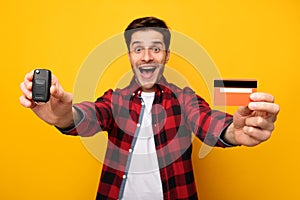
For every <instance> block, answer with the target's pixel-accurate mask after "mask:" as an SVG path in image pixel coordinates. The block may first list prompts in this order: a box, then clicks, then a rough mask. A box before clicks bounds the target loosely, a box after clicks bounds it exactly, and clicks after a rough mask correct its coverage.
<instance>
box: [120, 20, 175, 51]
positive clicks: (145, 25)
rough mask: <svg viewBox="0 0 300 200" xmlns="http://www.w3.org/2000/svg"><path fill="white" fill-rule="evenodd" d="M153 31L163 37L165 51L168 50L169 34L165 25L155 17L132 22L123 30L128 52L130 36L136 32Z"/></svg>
mask: <svg viewBox="0 0 300 200" xmlns="http://www.w3.org/2000/svg"><path fill="white" fill-rule="evenodd" d="M149 29H150V30H155V31H157V32H160V33H161V34H162V35H163V39H164V43H165V46H166V50H169V46H170V39H171V33H170V31H169V28H168V26H167V25H166V23H165V22H164V21H163V20H161V19H158V18H155V17H143V18H138V19H135V20H133V21H132V22H131V23H130V24H129V25H128V26H127V28H126V29H125V32H124V37H125V40H126V44H127V48H128V50H129V47H130V42H131V36H132V34H133V33H134V32H136V31H141V30H142V31H145V30H149Z"/></svg>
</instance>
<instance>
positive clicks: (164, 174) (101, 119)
mask: <svg viewBox="0 0 300 200" xmlns="http://www.w3.org/2000/svg"><path fill="white" fill-rule="evenodd" d="M141 92H142V91H141V88H140V87H139V86H138V85H137V84H136V82H135V80H134V79H133V80H132V81H131V83H130V85H129V86H128V87H126V88H124V89H117V90H116V91H113V90H108V91H107V92H106V93H105V94H104V95H103V96H102V97H100V98H98V99H97V101H96V102H95V103H92V102H82V103H79V104H76V105H75V107H76V108H77V109H79V110H81V111H82V114H83V115H84V117H83V120H82V121H81V122H80V123H79V124H78V125H77V126H76V128H73V129H71V130H68V131H63V133H65V134H70V135H80V136H90V135H93V134H95V133H97V132H99V131H107V132H108V146H107V152H106V156H105V161H104V163H103V169H102V174H101V179H100V184H99V189H98V195H97V199H118V198H119V197H121V196H122V194H120V193H122V192H123V190H121V185H123V186H124V184H126V175H127V172H126V169H127V168H128V164H130V159H129V157H131V156H129V154H130V152H132V151H131V150H133V149H134V145H133V144H132V141H133V139H134V135H135V134H136V131H137V130H138V129H139V126H140V123H141V122H140V121H139V120H140V119H139V118H140V114H141V113H140V111H141V108H142V105H141V104H142V101H141V97H140V94H141ZM231 122H232V116H231V115H229V114H226V113H223V112H219V111H215V110H211V109H210V107H209V105H208V104H207V103H206V102H205V101H204V100H203V99H202V98H201V97H199V96H197V95H196V94H195V93H194V92H193V91H192V90H191V89H190V88H188V87H187V88H184V89H180V88H178V87H177V86H175V85H173V84H170V83H168V82H167V81H166V80H165V78H162V79H161V80H160V82H159V83H158V84H157V85H156V88H155V98H154V102H153V106H152V128H153V132H154V141H155V146H156V152H157V158H158V163H159V167H160V176H161V180H162V188H163V195H164V199H197V191H196V187H195V182H194V175H193V169H192V162H191V153H192V144H191V142H192V141H191V140H192V135H191V133H192V132H193V133H194V134H195V135H196V136H197V137H198V138H200V140H202V141H204V142H205V143H207V144H208V145H212V146H221V147H226V144H224V143H223V142H222V141H221V140H219V136H220V134H221V133H222V131H224V130H225V128H226V127H227V126H228V125H229V124H230V123H231ZM126 166H127V167H126ZM122 183H123V184H122ZM123 186H122V187H123ZM120 191H121V192H120Z"/></svg>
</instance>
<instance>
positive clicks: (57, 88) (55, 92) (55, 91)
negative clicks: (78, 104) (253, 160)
mask: <svg viewBox="0 0 300 200" xmlns="http://www.w3.org/2000/svg"><path fill="white" fill-rule="evenodd" d="M50 94H51V97H53V98H55V99H57V100H59V101H62V102H71V101H72V100H73V96H72V94H71V93H68V92H65V91H64V89H63V88H62V86H61V85H60V84H59V82H58V80H57V78H56V77H55V76H54V77H53V78H52V85H51V87H50Z"/></svg>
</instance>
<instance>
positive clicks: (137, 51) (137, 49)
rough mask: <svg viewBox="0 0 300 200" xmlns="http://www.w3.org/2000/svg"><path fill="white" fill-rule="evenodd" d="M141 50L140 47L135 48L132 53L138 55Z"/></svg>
mask: <svg viewBox="0 0 300 200" xmlns="http://www.w3.org/2000/svg"><path fill="white" fill-rule="evenodd" d="M142 50H143V48H142V47H136V48H135V49H134V52H135V53H140V52H142Z"/></svg>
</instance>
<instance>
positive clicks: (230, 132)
mask: <svg viewBox="0 0 300 200" xmlns="http://www.w3.org/2000/svg"><path fill="white" fill-rule="evenodd" d="M124 35H125V39H126V44H127V47H128V57H129V60H130V63H131V66H132V70H133V73H134V77H133V79H132V81H131V83H130V84H129V86H128V87H126V88H123V89H116V90H115V91H113V90H108V91H107V92H106V93H105V94H104V95H103V96H102V97H100V98H98V99H97V101H96V102H94V103H93V102H82V103H79V104H75V105H73V103H72V98H73V97H72V94H70V93H68V92H65V91H64V90H63V88H62V87H61V85H60V84H59V82H58V80H57V78H56V77H55V76H53V79H52V86H51V91H50V92H51V98H50V100H49V102H47V103H46V104H42V105H40V104H36V103H35V102H33V100H32V79H33V72H30V73H28V74H27V75H26V76H25V80H24V82H22V83H21V90H22V92H23V95H22V96H21V97H20V102H21V104H22V105H23V106H24V107H26V108H31V109H32V111H33V112H34V113H35V114H36V115H37V116H39V117H40V118H41V119H42V120H44V121H45V122H47V123H49V124H50V125H54V126H56V127H57V128H58V129H59V130H60V131H61V132H63V133H65V134H70V135H80V136H90V135H93V134H95V133H97V132H99V131H107V132H108V147H107V152H106V156H105V161H104V163H103V169H102V174H101V179H100V184H99V189H98V195H97V199H197V191H196V187H195V182H194V175H193V169H192V163H191V152H192V144H191V133H192V132H193V133H194V134H195V135H196V136H197V137H198V138H200V139H201V140H202V141H203V140H204V139H205V141H206V142H207V143H208V144H209V145H215V146H221V147H228V146H237V145H245V146H254V145H257V144H259V143H261V142H263V141H266V140H267V139H268V138H269V137H270V136H271V133H272V131H273V129H274V122H275V120H276V116H277V114H278V112H279V106H278V105H277V104H275V103H274V97H273V96H272V95H270V94H266V93H253V94H252V95H251V96H250V98H251V100H252V102H251V103H249V105H248V106H245V107H239V108H238V110H237V111H236V112H235V113H234V115H233V116H231V115H229V114H226V113H223V112H219V111H215V110H211V109H210V108H209V105H208V104H207V103H206V102H205V101H204V100H203V99H202V98H201V97H200V96H198V95H196V94H195V93H194V92H193V91H192V90H191V89H190V88H188V87H187V88H184V89H181V88H178V87H177V86H175V85H173V84H170V83H168V82H167V81H166V79H165V78H164V76H163V71H164V67H165V64H166V63H167V62H168V60H169V56H170V51H169V44H170V32H169V30H168V27H167V25H166V24H165V22H164V21H162V20H160V19H157V18H154V17H145V18H139V19H136V20H134V21H133V22H131V23H130V24H129V26H128V27H127V29H126V31H125V33H124ZM257 113H264V114H263V115H257Z"/></svg>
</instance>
